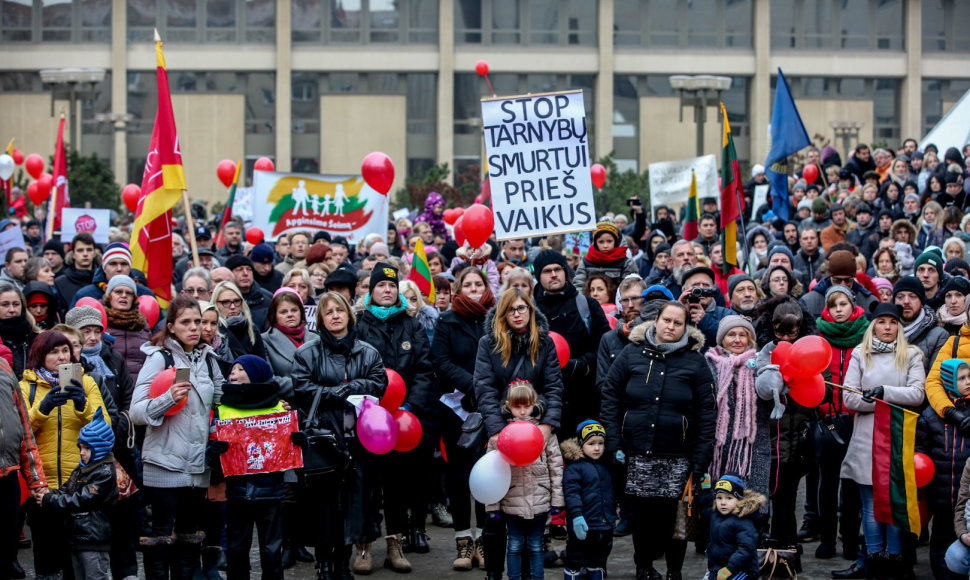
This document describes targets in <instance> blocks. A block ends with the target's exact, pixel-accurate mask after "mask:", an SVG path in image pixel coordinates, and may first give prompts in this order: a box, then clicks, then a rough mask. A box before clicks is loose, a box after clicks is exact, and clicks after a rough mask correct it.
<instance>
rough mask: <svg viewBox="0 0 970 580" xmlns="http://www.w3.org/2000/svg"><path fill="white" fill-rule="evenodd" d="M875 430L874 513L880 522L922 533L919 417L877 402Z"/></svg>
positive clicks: (876, 400) (873, 466) (873, 442)
mask: <svg viewBox="0 0 970 580" xmlns="http://www.w3.org/2000/svg"><path fill="white" fill-rule="evenodd" d="M875 402H876V412H875V423H874V424H873V426H872V499H873V501H872V504H873V505H872V509H873V512H874V515H875V518H876V521H877V522H882V523H884V524H890V525H893V526H896V527H897V528H899V529H901V530H904V531H910V532H912V533H914V534H917V535H918V534H919V533H920V517H919V506H918V505H917V503H916V502H917V500H916V470H915V467H914V466H913V454H914V453H915V444H916V420H917V419H918V418H919V415H918V414H916V413H914V412H913V411H908V410H906V409H903V408H902V407H897V406H896V405H890V404H889V403H887V402H885V401H880V400H879V399H875Z"/></svg>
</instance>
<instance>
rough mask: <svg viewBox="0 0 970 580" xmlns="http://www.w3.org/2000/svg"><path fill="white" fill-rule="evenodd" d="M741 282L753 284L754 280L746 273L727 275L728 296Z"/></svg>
mask: <svg viewBox="0 0 970 580" xmlns="http://www.w3.org/2000/svg"><path fill="white" fill-rule="evenodd" d="M741 282H751V283H752V284H754V280H753V279H752V278H751V276H748V275H747V274H733V275H731V276H728V298H730V297H731V295H733V294H734V289H735V288H737V287H738V284H740V283H741ZM671 300H673V298H671Z"/></svg>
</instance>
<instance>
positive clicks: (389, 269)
mask: <svg viewBox="0 0 970 580" xmlns="http://www.w3.org/2000/svg"><path fill="white" fill-rule="evenodd" d="M549 251H552V250H549ZM563 260H565V258H563ZM385 280H388V281H390V282H394V285H395V286H397V284H398V282H400V281H401V280H400V277H399V276H398V275H397V270H395V269H394V267H393V266H391V265H390V264H385V263H384V262H378V263H377V264H374V269H373V270H371V273H370V285H369V286H368V292H373V291H374V288H376V287H377V285H378V284H380V283H381V282H383V281H385ZM324 285H326V281H324ZM350 288H353V286H350Z"/></svg>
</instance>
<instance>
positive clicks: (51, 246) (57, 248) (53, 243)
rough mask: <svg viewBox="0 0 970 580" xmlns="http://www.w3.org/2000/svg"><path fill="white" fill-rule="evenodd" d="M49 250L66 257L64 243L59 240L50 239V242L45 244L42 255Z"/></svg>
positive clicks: (62, 257)
mask: <svg viewBox="0 0 970 580" xmlns="http://www.w3.org/2000/svg"><path fill="white" fill-rule="evenodd" d="M47 250H52V251H54V252H57V253H58V255H60V257H61V259H62V260H63V259H64V244H62V243H60V242H58V241H57V240H48V242H47V243H46V244H44V250H43V252H41V255H43V253H44V252H46V251H47Z"/></svg>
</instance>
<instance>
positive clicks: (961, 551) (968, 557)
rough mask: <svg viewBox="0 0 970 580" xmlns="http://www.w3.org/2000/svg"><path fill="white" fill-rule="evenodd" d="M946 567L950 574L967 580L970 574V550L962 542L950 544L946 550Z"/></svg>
mask: <svg viewBox="0 0 970 580" xmlns="http://www.w3.org/2000/svg"><path fill="white" fill-rule="evenodd" d="M946 567H947V568H949V569H950V572H953V573H954V574H956V575H958V576H963V577H964V578H966V577H967V574H970V548H968V547H966V546H964V545H963V542H961V541H960V540H957V541H955V542H953V543H952V544H950V547H949V548H947V550H946Z"/></svg>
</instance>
